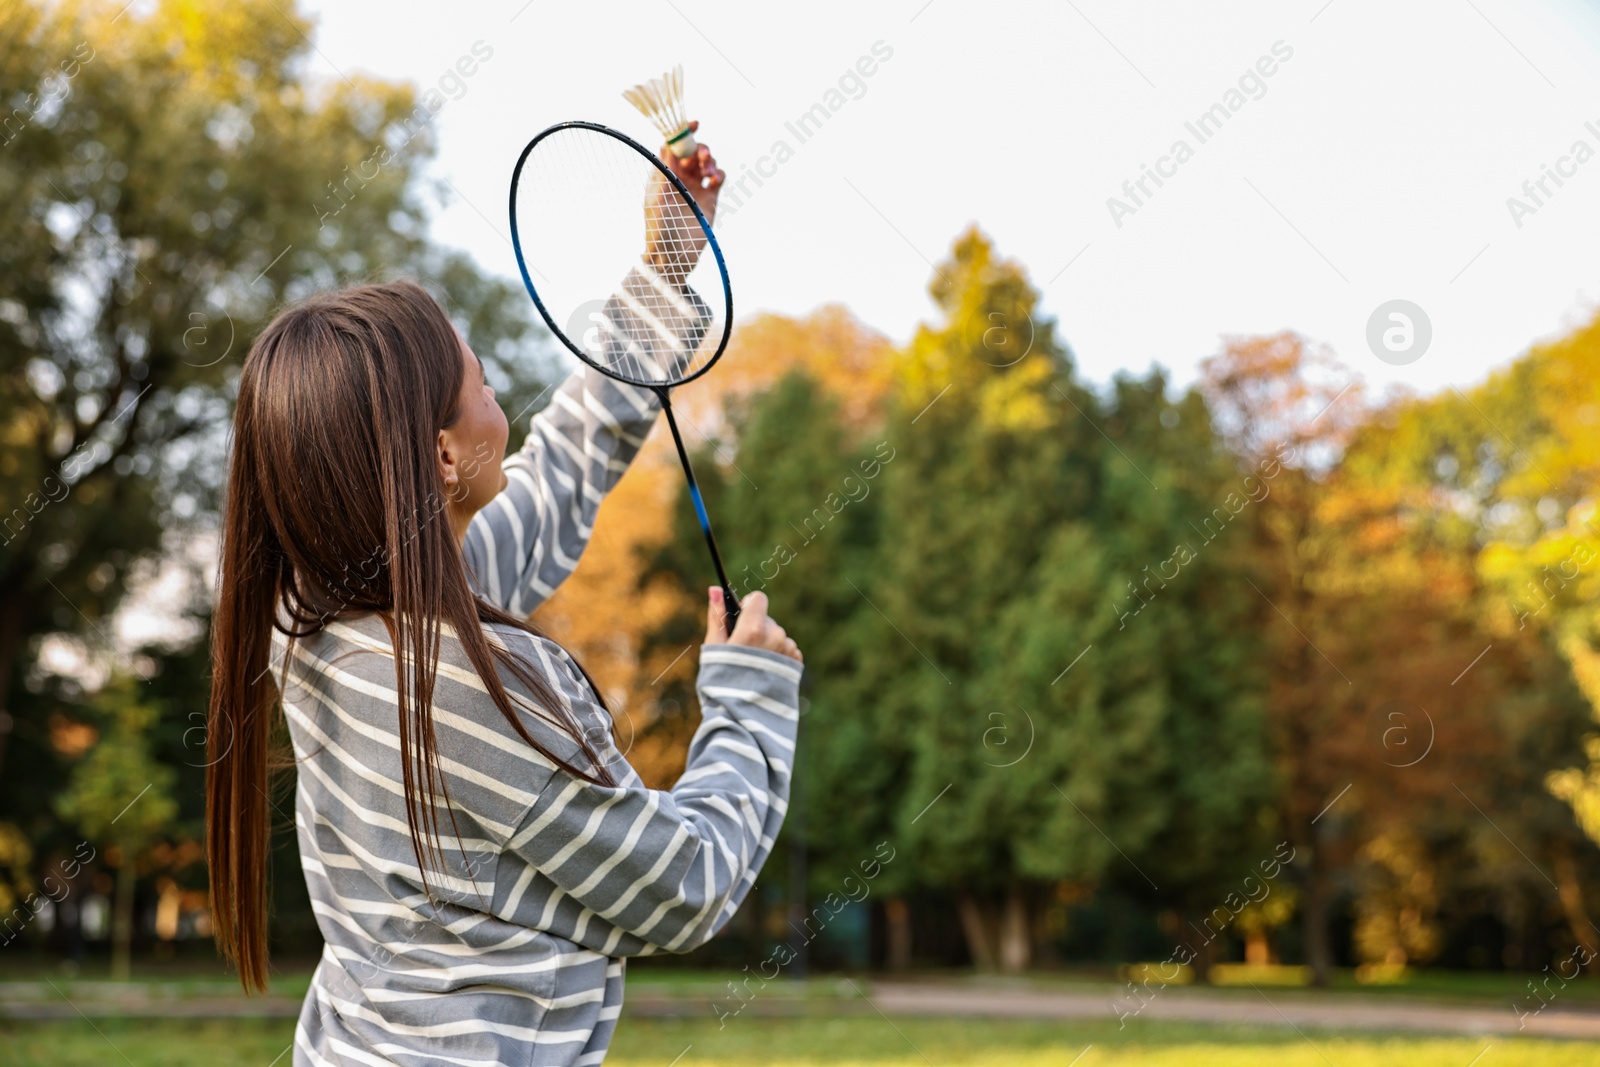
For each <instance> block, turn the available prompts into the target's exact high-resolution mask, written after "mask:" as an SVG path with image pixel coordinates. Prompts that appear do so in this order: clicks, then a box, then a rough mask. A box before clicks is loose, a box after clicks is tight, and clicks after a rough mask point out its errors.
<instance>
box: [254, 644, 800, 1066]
mask: <svg viewBox="0 0 1600 1067" xmlns="http://www.w3.org/2000/svg"><path fill="white" fill-rule="evenodd" d="M486 632H487V633H488V634H489V635H490V638H491V640H495V641H499V642H503V643H504V644H505V645H506V647H507V648H508V649H509V650H510V651H512V652H513V653H514V654H516V655H518V656H520V657H522V658H523V659H524V661H525V662H527V663H529V665H530V666H532V667H534V668H535V669H537V670H539V671H541V672H543V676H544V677H545V678H547V679H550V680H552V681H553V682H555V683H556V687H557V691H558V692H559V694H560V696H561V697H562V698H563V699H564V700H565V701H566V702H567V706H566V707H564V708H560V709H555V714H558V715H570V716H572V722H573V727H574V728H575V729H576V730H577V731H579V732H581V734H582V736H584V737H586V738H587V739H588V740H589V742H590V744H591V746H592V747H594V748H595V749H596V750H597V751H598V753H599V754H600V756H601V758H602V760H604V761H605V762H606V765H607V766H608V767H609V768H610V769H611V771H612V773H613V775H614V776H615V777H616V779H617V784H616V785H615V786H604V785H597V784H595V783H592V782H588V781H585V780H584V779H582V778H579V777H576V776H573V775H571V774H569V773H567V772H565V771H562V770H560V769H559V768H557V767H556V765H555V764H554V763H553V762H552V761H550V760H549V759H548V758H546V757H545V756H543V755H541V754H540V753H539V752H538V751H537V750H535V749H534V748H533V747H531V746H529V745H528V744H527V742H526V741H525V740H523V739H522V738H521V737H520V736H519V735H518V734H517V733H516V731H515V730H513V729H512V728H511V726H510V725H509V724H508V723H507V722H506V720H505V718H504V717H503V716H502V715H501V714H500V712H499V710H498V709H497V708H496V707H495V705H494V704H493V703H492V702H491V701H490V700H489V697H488V694H487V691H486V690H485V689H484V687H483V683H482V682H481V681H480V680H479V678H478V677H477V675H476V674H475V673H474V672H473V670H472V667H471V664H470V663H469V662H468V661H467V659H466V656H465V654H464V652H463V651H462V649H461V646H460V644H459V643H458V642H457V641H456V640H455V638H454V635H453V634H451V633H450V632H449V631H448V630H446V631H445V632H444V633H443V635H442V644H441V648H440V661H439V671H438V680H437V682H436V688H435V693H434V707H433V719H434V723H435V727H436V743H437V746H438V754H439V761H440V767H441V770H442V772H443V774H444V776H445V784H446V789H447V791H448V794H449V797H450V808H449V810H448V812H445V811H443V810H441V812H440V815H439V819H440V825H441V828H442V834H441V836H442V841H443V846H444V855H443V860H444V864H443V868H442V869H441V870H434V869H432V868H431V867H430V869H429V871H428V878H427V880H428V885H429V887H430V888H431V889H432V891H433V894H434V898H435V901H437V902H438V903H437V904H436V905H430V904H429V902H428V898H427V896H426V894H425V893H424V892H423V883H422V877H421V875H420V873H419V871H418V869H417V865H416V858H415V856H414V854H413V846H412V841H411V836H410V831H409V827H408V824H407V821H406V805H405V793H404V785H403V767H402V760H401V756H400V749H399V742H398V737H397V735H396V732H395V729H394V724H395V719H396V704H395V688H394V687H395V661H394V656H393V653H392V651H391V648H392V646H391V643H390V638H389V633H388V630H387V627H386V625H385V623H384V621H383V619H382V617H381V616H379V615H377V614H376V613H369V614H366V615H361V616H357V617H355V618H352V619H349V620H345V621H339V622H334V623H332V624H330V625H329V626H328V627H326V628H325V629H324V630H322V631H321V632H319V633H317V634H315V635H313V636H312V637H310V638H306V639H303V640H301V641H297V642H295V650H294V658H293V662H292V663H291V664H290V673H289V676H288V681H287V684H286V687H285V690H284V710H285V714H286V717H287V720H288V724H289V731H290V736H291V739H292V741H293V743H294V749H295V757H296V760H297V776H298V788H297V789H296V794H295V825H296V830H297V834H298V837H299V844H300V853H301V857H302V865H303V867H304V871H305V877H306V885H307V888H308V890H309V892H310V895H311V901H312V908H313V911H314V913H315V914H316V917H317V922H318V925H319V927H320V929H321V931H322V934H323V937H324V939H325V941H326V945H325V947H324V950H323V956H322V960H321V962H320V963H319V965H318V967H317V971H316V974H315V976H314V978H313V983H312V984H313V988H312V991H311V995H310V996H308V997H307V999H306V1003H305V1007H304V1009H303V1011H302V1015H301V1019H300V1025H299V1027H298V1029H297V1034H296V1045H297V1046H298V1049H299V1051H300V1052H302V1053H306V1054H309V1052H310V1050H312V1049H321V1050H328V1051H333V1050H344V1051H345V1052H348V1053H350V1054H352V1055H354V1054H355V1053H356V1052H357V1051H358V1050H361V1049H371V1050H373V1051H376V1052H378V1053H380V1054H382V1055H385V1056H403V1055H405V1054H407V1053H409V1054H411V1055H415V1056H423V1057H427V1056H433V1055H436V1054H437V1052H438V1050H440V1049H446V1050H448V1053H449V1056H450V1057H451V1058H452V1059H457V1060H459V1061H460V1062H470V1063H491V1064H493V1063H530V1064H569V1063H579V1062H585V1061H586V1059H587V1058H588V1056H589V1054H590V1053H593V1054H595V1055H602V1054H603V1052H604V1049H605V1048H606V1047H607V1045H608V1044H609V1042H610V1038H611V1031H612V1030H613V1028H614V1027H615V1023H616V1018H617V1014H618V1012H619V1010H620V1007H621V1003H622V976H623V960H622V959H621V957H622V956H625V955H648V954H653V953H655V952H659V951H684V950H686V949H688V948H692V947H694V946H696V945H698V944H700V943H702V942H703V941H704V940H705V939H707V938H708V937H709V936H711V934H712V933H714V932H715V930H716V929H719V928H720V927H721V925H722V924H723V923H724V922H725V921H726V919H727V918H728V917H729V916H731V915H732V913H733V912H734V910H736V908H737V907H738V904H739V902H740V900H742V899H743V896H744V893H745V891H747V890H748V888H749V885H750V884H751V882H752V881H753V879H754V874H755V872H756V871H757V870H759V869H760V866H761V864H762V862H763V861H764V860H765V858H766V856H767V854H768V852H769V851H770V849H771V846H772V840H773V837H774V836H775V835H776V831H777V828H778V826H779V825H780V824H781V822H782V818H783V814H784V810H785V807H786V804H785V798H786V796H787V792H788V784H789V769H790V762H791V759H792V754H793V731H794V728H795V725H796V713H795V710H794V709H795V705H796V702H797V700H798V693H797V689H798V683H799V677H800V667H799V664H797V663H795V662H793V661H792V660H788V659H787V658H786V657H783V656H780V655H778V654H777V653H772V652H766V651H762V650H758V649H750V648H742V647H737V646H732V645H723V646H707V647H706V648H705V651H704V652H703V653H702V661H703V662H702V667H701V674H700V692H701V701H702V707H703V709H704V715H703V720H702V726H701V728H700V731H699V732H698V733H697V734H696V736H695V739H694V742H693V743H692V745H691V750H690V758H689V765H688V768H687V769H686V772H685V775H684V778H683V780H682V781H681V782H680V787H679V788H678V789H675V790H674V791H673V792H671V793H665V792H653V791H650V790H647V789H645V788H644V786H643V783H642V782H641V781H640V780H639V778H638V776H637V774H636V773H635V772H634V771H633V769H632V768H631V767H630V766H629V765H628V764H627V761H626V760H625V759H623V758H622V756H621V754H620V753H619V752H617V750H616V748H615V747H614V746H613V745H612V743H611V740H610V738H611V722H610V719H609V717H608V716H606V714H605V712H604V711H603V709H601V708H600V707H599V706H598V705H597V704H595V703H594V701H593V698H592V696H591V695H590V694H589V691H588V683H587V682H586V681H585V680H584V678H583V677H582V674H581V672H579V671H578V670H577V669H576V667H575V665H574V664H573V663H572V662H571V660H570V658H568V657H567V655H566V653H565V652H564V651H562V650H561V649H560V647H559V646H557V645H555V644H554V643H552V642H549V641H546V640H544V639H542V638H537V637H534V636H532V635H530V634H527V633H524V632H521V631H517V630H512V629H509V628H503V627H493V626H491V627H486ZM286 646H287V642H286V640H285V639H284V638H283V637H282V636H281V635H279V636H278V637H277V638H276V639H275V641H274V663H275V665H277V664H281V658H282V655H283V652H284V650H285V648H286ZM504 681H505V684H506V686H507V688H508V690H511V691H512V692H513V694H514V695H515V697H516V699H517V700H518V703H519V706H520V707H521V708H522V710H523V711H524V712H525V714H524V718H523V724H524V726H525V727H526V728H527V729H528V730H529V731H530V732H532V733H534V734H535V736H537V737H538V738H539V739H540V740H541V741H542V742H544V743H545V744H546V745H547V746H548V747H549V748H550V749H552V750H553V751H554V752H555V753H556V754H557V755H559V756H561V757H563V758H565V759H568V760H570V761H572V762H574V763H578V764H580V765H581V761H582V759H583V757H582V755H581V752H580V748H579V746H578V744H577V742H576V741H575V740H573V737H572V733H571V731H570V730H568V731H564V730H562V729H560V728H558V727H556V726H555V725H553V724H552V722H551V720H550V718H548V717H546V715H542V714H540V713H537V712H535V711H534V710H533V708H532V706H531V703H530V701H529V700H528V697H529V694H528V693H527V692H526V691H525V690H523V689H521V688H520V687H519V686H518V685H517V683H516V681H515V679H514V678H512V677H511V676H509V675H507V676H506V677H505V678H504ZM730 798H731V800H732V802H731V803H730ZM452 816H453V818H454V820H455V822H454V826H452V825H451V822H450V819H451V817H452ZM456 833H459V835H460V844H459V846H458V844H457V841H456V838H455V836H454V835H455V834H456ZM435 907H436V908H437V910H435ZM440 994H448V995H445V996H441V995H440ZM307 1058H308V1060H310V1061H311V1062H315V1060H314V1059H311V1058H310V1056H309V1055H307ZM595 1062H598V1061H595Z"/></svg>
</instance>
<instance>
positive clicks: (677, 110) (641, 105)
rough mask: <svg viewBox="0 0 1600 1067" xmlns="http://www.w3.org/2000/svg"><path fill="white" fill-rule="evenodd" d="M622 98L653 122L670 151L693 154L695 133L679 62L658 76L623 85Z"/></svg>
mask: <svg viewBox="0 0 1600 1067" xmlns="http://www.w3.org/2000/svg"><path fill="white" fill-rule="evenodd" d="M622 98H623V99H624V100H626V101H627V102H628V103H630V104H632V105H633V106H634V107H636V108H638V109H639V111H640V113H641V114H643V115H644V116H645V118H647V119H649V120H650V121H651V123H652V124H654V126H655V128H656V129H657V130H659V131H660V132H661V136H663V137H665V138H666V139H667V148H668V149H669V150H670V151H671V152H672V154H673V155H675V156H677V157H678V158H679V159H687V158H689V157H690V156H691V155H693V154H694V150H695V148H696V142H695V139H694V133H693V132H692V131H691V130H690V129H689V119H688V117H687V116H686V114H685V112H684V109H683V65H682V64H679V65H677V66H675V67H673V68H672V69H671V70H669V71H667V72H666V73H665V74H663V75H662V76H661V77H659V78H651V79H650V80H649V81H647V82H643V83H641V84H639V85H635V86H634V87H633V88H631V89H624V90H623V91H622Z"/></svg>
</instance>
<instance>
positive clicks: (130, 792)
mask: <svg viewBox="0 0 1600 1067" xmlns="http://www.w3.org/2000/svg"><path fill="white" fill-rule="evenodd" d="M141 685H142V682H141V681H140V679H138V678H136V677H133V676H131V675H124V676H119V677H117V678H115V679H113V680H112V681H111V682H110V683H109V684H107V686H106V687H105V688H104V689H102V690H101V691H100V692H99V693H98V694H97V695H96V696H95V699H94V702H93V705H94V707H95V709H96V710H97V711H98V712H99V713H100V715H101V717H102V718H103V721H104V722H105V727H104V729H103V730H102V732H101V734H100V738H99V740H98V741H97V742H96V743H95V745H94V747H93V748H91V749H90V750H89V752H88V754H87V755H85V756H84V757H83V759H82V760H81V761H80V762H79V763H78V764H77V766H75V767H74V768H73V769H72V774H71V777H70V778H69V779H68V782H67V787H66V789H64V790H63V791H62V792H61V793H60V794H59V795H58V796H57V797H56V811H57V813H58V814H59V815H60V816H61V817H62V818H63V819H65V820H67V821H68V822H69V823H71V824H73V825H75V826H76V827H77V828H78V829H79V830H80V831H81V832H82V834H83V835H84V838H85V840H87V841H89V842H90V843H91V844H94V845H95V846H96V848H99V847H101V846H102V845H104V846H105V847H106V850H107V854H108V859H109V858H110V853H111V852H112V850H114V851H115V856H116V864H117V889H116V898H115V903H114V906H113V909H112V922H111V976H112V977H113V978H116V979H119V980H124V981H125V980H127V979H128V978H129V977H130V975H131V971H132V946H133V923H134V890H135V888H136V886H137V882H138V862H139V854H140V853H141V852H142V851H144V849H146V848H148V847H149V846H150V844H151V843H152V842H153V841H155V839H156V838H157V837H159V836H160V835H162V834H163V833H165V832H166V831H167V830H168V829H169V827H170V825H171V823H172V821H173V819H174V818H175V817H176V816H177V814H178V803H177V801H176V800H175V799H174V798H173V796H172V787H173V783H174V780H175V779H176V774H175V773H174V772H173V769H172V768H171V767H169V766H167V765H165V764H163V763H160V762H158V761H157V760H156V759H155V758H154V756H153V754H152V752H151V745H150V734H151V731H152V730H153V729H154V727H155V724H156V722H157V720H158V719H159V718H160V709H159V707H158V706H157V705H155V704H153V703H147V702H144V700H143V699H142V697H141V691H140V689H141Z"/></svg>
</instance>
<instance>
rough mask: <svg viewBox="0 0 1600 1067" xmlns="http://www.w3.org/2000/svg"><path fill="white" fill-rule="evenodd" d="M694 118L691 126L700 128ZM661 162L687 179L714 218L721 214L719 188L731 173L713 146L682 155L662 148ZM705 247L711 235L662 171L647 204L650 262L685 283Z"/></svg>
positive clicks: (709, 217) (646, 237)
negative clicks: (721, 164)
mask: <svg viewBox="0 0 1600 1067" xmlns="http://www.w3.org/2000/svg"><path fill="white" fill-rule="evenodd" d="M699 126H700V124H699V123H698V122H691V123H690V124H689V128H690V129H691V130H694V129H698V128H699ZM661 162H662V163H664V164H666V165H667V167H668V168H670V169H671V170H672V172H673V173H674V174H676V175H677V176H678V180H679V181H681V182H683V184H684V186H685V187H686V188H687V189H688V190H689V195H691V196H693V197H694V200H695V203H697V204H699V205H700V210H701V211H703V212H705V216H706V222H707V223H710V222H711V221H712V220H713V219H714V218H715V217H716V214H717V193H718V191H719V190H721V188H722V182H723V179H724V178H725V177H726V175H724V174H723V172H722V171H721V170H720V169H719V168H718V167H717V160H716V157H714V156H713V155H712V154H711V149H709V148H707V147H706V146H705V145H703V144H702V145H697V146H696V147H695V150H694V152H693V153H691V154H690V155H689V156H687V157H685V158H683V159H679V158H678V157H677V156H676V155H675V154H673V153H672V152H671V151H670V150H669V149H667V148H662V150H661ZM705 246H706V234H705V231H704V230H703V229H701V228H700V222H699V220H698V219H696V218H695V217H694V213H693V212H691V211H690V210H689V208H688V206H687V205H685V204H684V202H683V199H682V198H681V197H679V196H678V194H677V191H676V190H674V189H673V188H672V185H671V184H670V183H669V182H668V181H667V179H666V178H664V177H662V176H661V175H659V174H658V175H656V177H655V178H654V179H653V180H652V181H651V183H650V190H649V193H648V194H647V195H646V197H645V209H644V255H645V259H646V260H648V261H649V263H650V265H651V266H652V267H654V268H655V269H656V271H657V272H658V273H660V274H661V275H662V276H664V277H666V278H668V279H669V280H671V281H674V282H681V281H682V280H683V279H684V277H686V276H687V275H688V273H689V272H690V271H692V270H694V265H695V263H697V262H698V261H699V259H700V250H701V249H703V248H705Z"/></svg>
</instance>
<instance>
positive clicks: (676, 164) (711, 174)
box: [661, 122, 728, 189]
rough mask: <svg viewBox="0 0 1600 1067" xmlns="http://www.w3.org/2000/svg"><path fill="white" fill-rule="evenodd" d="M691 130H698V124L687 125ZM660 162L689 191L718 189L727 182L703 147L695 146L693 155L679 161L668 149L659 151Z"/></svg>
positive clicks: (708, 150)
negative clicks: (668, 168) (670, 170)
mask: <svg viewBox="0 0 1600 1067" xmlns="http://www.w3.org/2000/svg"><path fill="white" fill-rule="evenodd" d="M689 128H690V129H691V130H697V129H699V128H700V123H698V122H691V123H689ZM661 160H662V162H664V163H666V164H667V166H669V167H671V168H672V172H673V173H674V174H676V175H677V176H678V178H679V180H681V181H682V182H683V184H685V185H687V186H688V187H689V188H690V189H720V188H721V187H722V183H723V182H724V181H726V180H727V177H728V175H727V173H726V172H725V171H723V170H722V169H721V168H720V167H718V166H717V157H716V156H713V155H712V154H711V149H710V148H708V147H706V146H705V145H703V144H702V145H696V146H695V150H694V152H693V154H691V155H690V156H688V157H687V158H685V159H679V158H678V157H677V155H676V154H675V153H674V152H673V151H672V150H671V149H670V148H666V147H663V148H662V149H661Z"/></svg>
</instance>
